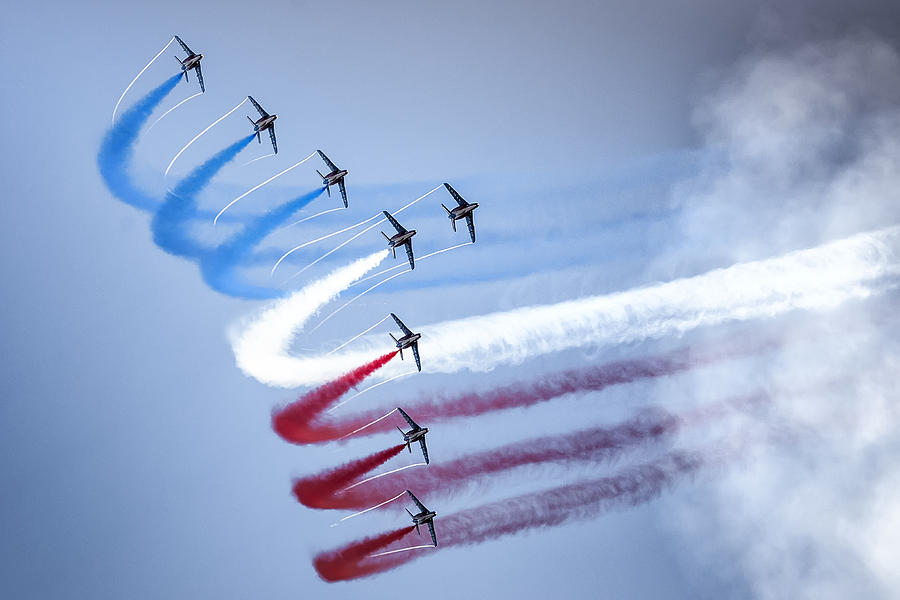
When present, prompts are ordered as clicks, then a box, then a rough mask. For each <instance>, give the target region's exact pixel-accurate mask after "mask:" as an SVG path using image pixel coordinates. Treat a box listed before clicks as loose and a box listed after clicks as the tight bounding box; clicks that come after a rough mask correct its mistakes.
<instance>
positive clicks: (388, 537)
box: [313, 452, 704, 581]
mask: <svg viewBox="0 0 900 600" xmlns="http://www.w3.org/2000/svg"><path fill="white" fill-rule="evenodd" d="M703 464H704V461H703V460H702V459H701V458H700V456H699V455H698V454H694V453H687V452H674V453H670V454H667V455H665V456H663V457H662V458H660V459H658V460H656V461H654V462H651V463H646V464H642V465H638V466H635V467H630V468H627V469H625V470H623V471H621V472H620V473H619V474H617V475H614V476H612V477H604V478H602V479H594V480H591V481H584V482H580V483H575V484H569V485H564V486H560V487H557V488H553V489H550V490H546V491H542V492H535V493H531V494H523V495H521V496H517V497H514V498H509V499H506V500H502V501H499V502H492V503H489V504H485V505H482V506H479V507H476V508H472V509H469V510H464V511H460V512H457V513H455V514H452V515H450V516H447V517H441V516H438V518H437V519H435V529H436V530H437V533H438V543H439V544H440V545H439V548H447V547H458V546H470V545H473V544H479V543H481V542H484V541H486V540H490V539H495V538H498V537H503V536H507V535H513V534H515V533H519V532H521V531H526V530H528V529H536V528H542V527H554V526H557V525H562V524H563V523H567V522H570V521H574V520H578V519H586V518H590V517H593V516H596V515H597V514H600V513H601V512H603V511H605V510H610V509H612V508H615V507H619V506H637V505H639V504H642V503H644V502H648V501H650V500H652V499H654V498H656V497H657V496H659V495H660V494H661V493H662V492H663V491H664V490H666V489H667V488H669V487H671V486H673V485H674V484H676V483H677V482H678V481H680V480H681V479H682V478H684V477H685V476H688V475H690V474H692V473H694V472H695V471H697V470H698V469H699V468H700V467H701V466H703ZM412 491H413V493H416V490H415V489H413V490H412ZM420 499H421V500H423V502H425V503H427V502H428V500H427V499H424V498H420ZM409 531H410V530H409V529H405V530H403V529H400V530H396V531H393V532H388V533H385V534H382V535H379V536H374V537H370V538H366V539H365V540H361V541H359V542H352V543H350V544H347V545H345V546H343V547H341V548H338V549H337V550H332V551H329V552H322V553H320V554H318V555H317V556H316V557H315V558H314V559H313V565H314V566H315V568H316V571H317V572H318V573H319V576H320V577H322V578H323V579H325V580H326V581H346V580H350V579H358V578H360V577H366V576H368V575H372V574H375V573H379V572H383V571H386V570H389V569H393V568H395V567H398V566H400V565H403V564H405V563H408V562H410V561H412V560H415V559H416V558H419V557H421V556H426V555H429V554H430V553H422V552H402V553H397V554H391V555H388V556H381V557H372V556H371V555H372V554H373V553H376V552H377V551H378V550H382V549H385V548H388V547H390V546H391V545H392V544H395V543H396V542H398V541H399V540H400V539H402V538H403V537H404V536H405V535H406V534H407V533H409ZM401 532H402V533H401Z"/></svg>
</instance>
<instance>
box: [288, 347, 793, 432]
mask: <svg viewBox="0 0 900 600" xmlns="http://www.w3.org/2000/svg"><path fill="white" fill-rule="evenodd" d="M776 347H778V344H777V342H775V341H773V340H763V341H757V342H753V341H749V340H746V339H743V338H728V339H723V340H719V341H716V342H710V343H705V344H702V345H695V346H692V347H685V348H680V349H678V350H675V351H672V352H668V353H665V354H661V355H659V356H655V357H650V358H640V359H628V360H618V361H613V362H609V363H606V364H602V365H598V366H595V367H588V368H583V369H573V370H568V371H562V372H559V373H554V374H549V375H545V376H543V377H541V378H539V379H536V380H533V381H526V382H518V383H514V384H511V385H505V386H500V387H497V388H494V389H491V390H485V391H473V392H464V393H455V394H435V395H432V396H430V397H429V396H425V397H423V396H419V397H417V398H415V399H412V400H410V401H404V402H403V406H404V410H406V411H407V412H408V413H409V414H410V415H411V416H412V417H413V418H414V419H416V421H417V422H419V423H429V424H433V423H439V422H442V421H447V420H450V419H454V418H460V417H473V416H477V415H482V414H486V413H489V412H494V411H500V410H507V409H511V408H522V407H527V406H533V405H535V404H539V403H542V402H548V401H550V400H553V399H555V398H559V397H561V396H565V395H567V394H573V393H578V392H596V391H600V390H603V389H606V388H608V387H610V386H614V385H620V384H626V383H631V382H634V381H637V380H640V379H647V378H655V377H663V376H667V375H673V374H676V373H680V372H683V371H686V370H688V369H693V368H696V367H700V366H704V365H708V364H712V363H714V362H717V361H724V360H728V359H731V358H738V357H742V356H746V355H749V354H753V353H758V352H763V351H766V350H769V349H773V348H776ZM382 383H383V382H382ZM375 385H378V384H375ZM367 389H369V388H367ZM348 400H349V398H348ZM302 403H303V399H301V400H299V401H298V402H297V403H295V404H302ZM336 406H340V404H338V405H336ZM293 407H294V404H291V405H288V406H287V407H286V408H284V409H282V412H286V411H290V414H289V415H288V414H285V415H284V416H283V417H282V416H280V414H279V413H278V412H276V413H274V414H273V423H274V422H276V421H278V420H279V419H285V420H289V421H290V422H291V423H292V426H291V427H290V428H283V429H281V430H279V431H278V432H279V435H282V437H284V438H285V439H286V440H287V441H289V442H292V443H294V444H315V443H319V442H325V441H332V440H339V439H342V438H344V437H347V436H348V434H349V433H350V432H354V431H356V430H358V429H361V428H363V427H365V429H366V433H367V434H374V433H381V432H384V431H390V430H391V429H393V428H394V423H393V421H389V420H384V419H383V417H384V414H383V412H384V409H372V410H369V411H367V412H364V413H360V414H356V415H352V416H347V417H343V418H325V413H324V410H323V411H320V412H318V413H316V414H313V413H311V412H309V411H306V410H303V409H302V408H300V407H298V408H297V409H294V408H293Z"/></svg>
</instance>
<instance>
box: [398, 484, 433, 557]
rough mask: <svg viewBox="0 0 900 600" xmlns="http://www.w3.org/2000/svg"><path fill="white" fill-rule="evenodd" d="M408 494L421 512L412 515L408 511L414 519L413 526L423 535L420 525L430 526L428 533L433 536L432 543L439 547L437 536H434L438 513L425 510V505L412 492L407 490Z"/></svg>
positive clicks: (407, 510)
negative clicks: (435, 520)
mask: <svg viewBox="0 0 900 600" xmlns="http://www.w3.org/2000/svg"><path fill="white" fill-rule="evenodd" d="M406 493H407V494H409V497H410V498H412V501H413V502H415V503H416V506H417V507H418V508H419V512H418V513H416V514H412V513H411V512H409V509H408V508H407V509H406V512H408V513H409V516H410V517H412V520H413V524H414V525H415V526H416V533H418V534H419V535H422V532H421V531H419V525H428V532H429V533H430V534H431V543H432V544H434V545H435V547H437V536H436V535H434V518H435V517H436V516H437V513H436V512H434V511H433V510H428V509H427V508H425V505H424V504H422V503H421V502H419V499H418V498H416V497H415V496H413V493H412V492H411V491H409V490H406Z"/></svg>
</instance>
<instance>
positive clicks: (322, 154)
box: [316, 150, 340, 171]
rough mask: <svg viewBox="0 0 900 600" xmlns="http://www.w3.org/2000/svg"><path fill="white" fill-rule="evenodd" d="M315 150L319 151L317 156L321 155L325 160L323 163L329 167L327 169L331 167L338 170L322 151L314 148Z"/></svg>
mask: <svg viewBox="0 0 900 600" xmlns="http://www.w3.org/2000/svg"><path fill="white" fill-rule="evenodd" d="M316 152H318V153H319V156H321V157H322V160H324V161H325V164H326V165H328V168H329V169H331V170H332V171H339V170H340V169H338V168H337V167H336V166H334V163H333V162H331V161H330V160H328V157H327V156H325V153H324V152H322V151H321V150H316Z"/></svg>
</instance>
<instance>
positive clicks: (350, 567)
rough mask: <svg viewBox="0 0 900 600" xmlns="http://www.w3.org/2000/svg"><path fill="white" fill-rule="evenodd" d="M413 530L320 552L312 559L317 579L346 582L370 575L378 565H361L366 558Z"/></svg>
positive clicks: (383, 535) (399, 530) (407, 528)
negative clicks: (317, 575)
mask: <svg viewBox="0 0 900 600" xmlns="http://www.w3.org/2000/svg"><path fill="white" fill-rule="evenodd" d="M413 529H415V528H414V527H404V528H402V529H396V530H394V531H388V532H386V533H382V534H381V535H376V536H373V537H369V538H366V539H364V540H362V541H359V542H353V543H352V544H347V545H346V546H344V547H343V548H338V549H337V550H332V551H331V552H322V553H321V554H319V555H318V556H316V558H315V559H313V565H314V566H315V567H316V571H317V572H318V573H319V577H321V578H322V579H324V580H325V581H346V580H348V579H357V578H359V577H365V576H366V575H371V574H372V573H374V572H375V571H376V570H378V565H377V564H369V565H364V564H362V562H363V561H364V560H365V558H366V556H368V555H369V554H372V553H374V552H377V551H378V550H381V549H382V548H385V547H387V546H389V545H390V544H392V543H394V542H396V541H398V540H400V539H401V538H403V536H405V535H406V534H408V533H409V532H410V531H412V530H413Z"/></svg>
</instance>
